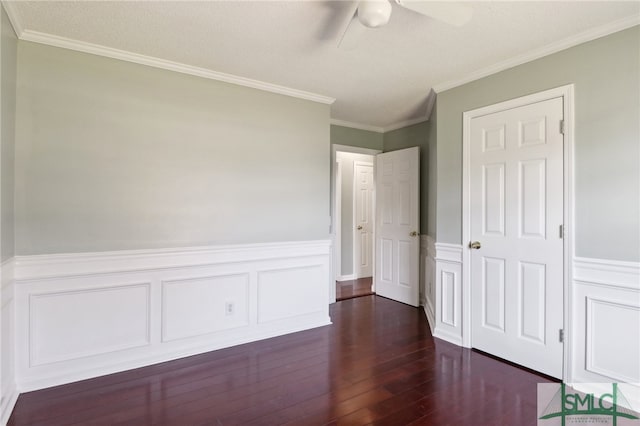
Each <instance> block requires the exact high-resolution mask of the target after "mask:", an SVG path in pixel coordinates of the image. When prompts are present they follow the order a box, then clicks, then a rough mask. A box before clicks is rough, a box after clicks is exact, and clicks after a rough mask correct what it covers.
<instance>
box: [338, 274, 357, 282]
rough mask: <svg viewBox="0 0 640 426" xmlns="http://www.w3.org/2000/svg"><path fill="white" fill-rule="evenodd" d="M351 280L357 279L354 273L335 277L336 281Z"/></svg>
mask: <svg viewBox="0 0 640 426" xmlns="http://www.w3.org/2000/svg"><path fill="white" fill-rule="evenodd" d="M353 280H357V278H356V274H349V275H338V277H337V278H336V281H353Z"/></svg>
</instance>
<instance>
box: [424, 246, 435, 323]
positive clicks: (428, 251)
mask: <svg viewBox="0 0 640 426" xmlns="http://www.w3.org/2000/svg"><path fill="white" fill-rule="evenodd" d="M420 272H421V273H420V277H421V285H420V291H421V297H420V304H421V305H422V307H423V309H424V313H425V315H426V317H427V321H428V322H429V328H430V329H431V334H433V332H434V329H435V324H436V323H435V321H436V319H435V308H434V307H435V300H436V299H435V297H436V289H435V281H436V246H435V240H434V239H433V238H432V237H430V236H429V235H421V236H420Z"/></svg>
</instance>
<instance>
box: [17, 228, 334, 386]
mask: <svg viewBox="0 0 640 426" xmlns="http://www.w3.org/2000/svg"><path fill="white" fill-rule="evenodd" d="M330 249H331V247H330V241H328V240H319V241H299V242H283V243H277V242H274V243H263V244H244V245H235V246H231V245H229V246H213V247H195V248H186V249H159V250H129V251H120V252H98V253H76V254H63V255H40V256H20V257H18V258H17V260H16V264H15V266H16V268H15V272H16V281H15V283H16V285H15V297H14V299H13V303H14V305H13V306H14V309H15V338H16V357H15V360H16V367H15V383H16V384H17V389H18V391H20V392H26V391H31V390H36V389H39V388H43V387H48V386H54V385H59V384H64V383H69V382H72V381H76V380H83V379H87V378H91V377H96V376H100V375H104V374H110V373H115V372H119V371H123V370H127V369H131V368H138V367H142V366H145V365H150V364H154V363H157V362H164V361H168V360H171V359H176V358H180V357H184V356H189V355H194V354H198V353H203V352H207V351H211V350H216V349H220V348H224V347H229V346H234V345H238V344H242V343H248V342H252V341H255V340H260V339H265V338H269V337H275V336H279V335H283V334H288V333H292V332H296V331H301V330H305V329H309V328H314V327H319V326H324V325H328V324H331V320H330V317H329V310H328V297H327V296H328V294H329V291H328V288H327V286H329V282H330V266H331V260H330V254H331V251H330ZM229 277H232V278H233V277H244V278H243V279H246V283H245V284H244V285H243V286H238V285H237V281H226V284H224V283H225V281H224V280H226V279H229ZM213 279H215V280H222V281H218V282H220V283H221V284H220V285H217V284H215V285H214V284H213V281H211V280H213ZM202 280H208V282H209V283H210V285H208V290H207V291H209V293H208V294H209V299H207V300H211V303H209V302H207V304H205V305H202V304H201V305H200V306H199V307H195V308H194V307H193V306H192V305H185V304H184V303H183V302H180V300H185V299H183V298H184V297H186V298H187V299H186V300H188V298H191V299H193V298H197V297H200V296H199V293H197V292H196V290H194V289H193V287H191V289H190V286H189V285H186V284H185V283H189V282H191V283H197V282H201V281H202ZM176 281H179V282H181V283H182V284H181V285H180V286H177V287H175V290H174V294H175V292H179V294H178V296H171V295H169V294H167V293H166V292H165V283H167V282H176ZM301 281H304V282H303V283H302V284H301ZM274 283H275V284H274ZM300 285H304V286H305V289H306V290H305V291H304V292H297V293H296V292H293V293H295V294H291V295H290V294H288V293H286V292H285V296H286V297H283V296H282V295H281V294H278V293H276V292H277V291H278V289H282V288H296V287H299V286H300ZM274 286H275V287H274ZM282 286H285V287H282ZM125 290H126V291H129V292H130V293H128V294H132V295H133V296H135V298H131V299H127V305H126V306H125V308H126V309H120V308H121V307H122V306H121V304H122V303H123V302H122V296H113V293H112V292H113V291H119V292H122V291H125ZM97 293H99V294H104V296H100V295H96V294H97ZM109 294H111V295H109ZM118 294H122V293H118ZM170 297H178V299H174V300H178V302H177V304H173V305H168V304H167V300H169V299H167V298H170ZM225 300H232V301H234V302H235V304H236V312H237V315H241V316H238V317H237V318H235V319H234V318H227V319H221V318H223V317H222V316H221V315H220V314H216V315H217V316H216V318H218V320H217V321H220V324H219V325H220V326H217V327H210V328H207V329H203V330H197V331H199V332H198V333H193V332H192V330H191V325H190V322H189V321H193V320H194V318H208V319H210V318H211V312H220V313H221V312H222V309H223V308H224V303H223V302H224V301H225ZM85 303H86V304H87V305H84V304H85ZM96 303H102V304H103V305H104V307H105V309H104V311H101V312H98V313H97V314H96V316H95V317H93V318H89V324H92V325H91V327H93V328H91V329H86V327H85V328H84V329H83V331H81V332H78V333H80V334H75V333H71V334H70V333H67V332H65V328H64V327H66V326H65V324H68V323H69V321H73V320H74V317H73V315H74V312H75V311H74V309H76V308H77V309H80V308H83V307H84V309H85V311H86V310H87V309H91V306H93V304H96ZM48 304H50V305H48ZM43 306H44V308H43ZM48 306H53V307H54V308H53V311H51V310H48V309H47V307H48ZM65 306H69V307H74V309H70V311H69V314H68V315H60V312H61V310H64V309H65ZM216 310H217V311H216ZM51 312H54V313H53V314H52V313H51ZM109 312H113V313H114V314H113V316H112V315H111V314H110V313H109ZM273 312H276V313H278V314H280V313H281V314H282V315H276V316H275V317H274V316H273V314H272V313H273ZM192 314H193V315H195V317H192V318H191V320H188V321H186V322H181V321H182V319H183V318H185V316H188V315H192ZM262 315H265V318H267V320H266V321H265V320H264V319H263V318H262V317H261V316H262ZM103 320H104V321H103ZM123 320H124V321H128V322H127V324H131V327H132V328H133V329H135V333H134V334H132V335H129V336H120V335H119V334H118V333H117V331H118V330H120V329H121V323H122V321H123ZM167 321H170V322H167ZM170 323H172V324H174V325H173V326H172V327H178V329H179V330H180V331H179V332H177V333H178V334H176V336H180V338H176V339H169V340H168V339H163V337H166V336H167V334H166V333H167V330H166V329H165V327H166V326H167V324H170ZM223 323H224V324H223ZM51 332H53V334H54V335H55V336H54V337H51V336H52V334H51ZM92 333H95V334H96V335H99V336H105V337H104V338H103V339H102V340H101V339H97V340H96V341H95V342H94V341H91V339H87V338H86V337H87V335H92ZM60 342H64V343H60ZM67 346H68V349H61V348H67Z"/></svg>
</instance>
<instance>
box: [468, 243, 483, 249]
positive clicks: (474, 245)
mask: <svg viewBox="0 0 640 426" xmlns="http://www.w3.org/2000/svg"><path fill="white" fill-rule="evenodd" d="M480 247H482V246H481V245H480V241H474V242H472V243H469V248H470V249H476V250H478V249H479V248H480Z"/></svg>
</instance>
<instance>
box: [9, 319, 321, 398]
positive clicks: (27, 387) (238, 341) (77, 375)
mask: <svg viewBox="0 0 640 426" xmlns="http://www.w3.org/2000/svg"><path fill="white" fill-rule="evenodd" d="M331 324H332V323H331V320H330V318H329V317H320V316H318V317H317V318H314V319H298V320H296V321H295V322H291V323H289V324H287V327H282V328H276V329H272V330H261V331H260V332H258V333H254V334H249V335H244V336H239V337H235V338H232V339H229V340H226V341H224V342H215V341H214V342H212V343H211V344H207V345H202V346H196V347H191V348H186V349H179V350H176V351H173V352H167V353H162V354H159V355H153V356H148V357H143V358H140V359H131V360H129V361H126V362H122V363H114V364H111V365H109V364H106V365H90V366H89V367H88V368H84V369H75V371H71V372H67V373H64V374H57V373H56V372H55V371H53V372H52V373H50V374H49V375H46V376H41V377H36V378H33V379H26V380H22V381H20V382H19V383H18V384H17V388H18V389H20V392H30V391H33V390H39V389H45V388H49V387H52V386H58V385H63V384H67V383H72V382H77V381H80V380H86V379H91V378H95V377H100V376H104V375H107V374H113V373H119V372H122V371H127V370H132V369H135V368H140V367H147V366H149V365H153V364H158V363H162V362H167V361H172V360H175V359H179V358H184V357H188V356H192V355H198V354H202V353H205V352H211V351H215V350H218V349H224V348H228V347H232V346H237V345H242V344H245V343H251V342H256V341H259V340H264V339H269V338H272V337H278V336H282V335H285V334H290V333H296V332H299V331H304V330H310V329H313V328H317V327H323V326H327V325H331ZM82 364H84V363H82ZM16 398H17V396H16Z"/></svg>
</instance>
